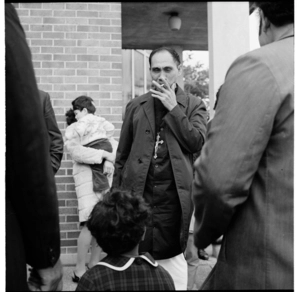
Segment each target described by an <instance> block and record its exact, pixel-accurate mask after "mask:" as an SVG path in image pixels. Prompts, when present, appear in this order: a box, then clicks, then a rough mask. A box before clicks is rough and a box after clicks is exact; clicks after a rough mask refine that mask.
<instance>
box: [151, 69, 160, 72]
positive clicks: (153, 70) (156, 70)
mask: <svg viewBox="0 0 300 292" xmlns="http://www.w3.org/2000/svg"><path fill="white" fill-rule="evenodd" d="M152 72H154V73H158V72H160V70H159V69H152Z"/></svg>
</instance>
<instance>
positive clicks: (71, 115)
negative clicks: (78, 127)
mask: <svg viewBox="0 0 300 292" xmlns="http://www.w3.org/2000/svg"><path fill="white" fill-rule="evenodd" d="M66 122H67V125H68V126H70V125H71V124H73V123H75V122H77V120H76V118H75V113H74V110H73V109H71V108H70V109H69V110H68V111H67V112H66Z"/></svg>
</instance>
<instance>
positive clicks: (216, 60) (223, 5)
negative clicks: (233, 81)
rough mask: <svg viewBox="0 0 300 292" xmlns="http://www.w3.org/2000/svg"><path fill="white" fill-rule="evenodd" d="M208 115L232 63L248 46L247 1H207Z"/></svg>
mask: <svg viewBox="0 0 300 292" xmlns="http://www.w3.org/2000/svg"><path fill="white" fill-rule="evenodd" d="M207 16H208V17H207V20H208V51H209V101H210V118H213V116H214V110H213V106H214V104H215V98H216V93H217V91H218V89H219V87H220V86H221V85H222V84H223V83H224V80H225V75H226V72H227V70H228V68H229V66H230V65H231V63H232V62H233V61H234V60H235V59H236V58H237V57H239V56H240V55H242V54H244V53H246V52H248V51H249V49H250V45H249V42H250V41H249V2H207Z"/></svg>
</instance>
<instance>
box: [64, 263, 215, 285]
mask: <svg viewBox="0 0 300 292" xmlns="http://www.w3.org/2000/svg"><path fill="white" fill-rule="evenodd" d="M215 263H216V258H215V257H210V258H209V260H208V261H202V260H199V261H198V262H197V263H195V266H194V269H193V271H194V272H193V277H194V285H193V287H192V288H191V290H199V288H200V286H201V284H202V283H203V282H204V280H205V279H206V277H207V275H208V274H209V272H210V271H211V269H212V268H213V266H214V265H215ZM74 268H75V266H64V277H63V291H75V290H76V287H77V284H76V283H73V282H72V275H73V270H74Z"/></svg>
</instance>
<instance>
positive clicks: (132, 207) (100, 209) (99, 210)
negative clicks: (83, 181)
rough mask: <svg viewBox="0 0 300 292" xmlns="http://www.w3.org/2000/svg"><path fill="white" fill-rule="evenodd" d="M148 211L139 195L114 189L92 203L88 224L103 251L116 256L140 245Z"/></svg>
mask: <svg viewBox="0 0 300 292" xmlns="http://www.w3.org/2000/svg"><path fill="white" fill-rule="evenodd" d="M148 212H149V211H148V207H147V204H146V203H145V201H144V199H143V198H142V197H141V196H140V195H137V194H133V193H131V192H129V191H124V190H116V189H115V190H112V191H110V192H108V193H106V194H104V195H103V200H102V201H99V202H98V203H97V204H96V205H95V207H94V209H93V211H92V212H91V215H90V218H89V220H88V221H87V227H88V229H89V230H90V231H91V234H92V235H93V236H94V237H95V239H96V241H97V243H98V245H99V246H100V247H101V248H102V249H103V251H104V252H105V253H107V254H108V255H113V256H117V255H121V254H123V253H126V252H129V251H131V250H133V249H134V248H135V247H136V246H137V245H138V244H139V242H140V241H141V239H142V236H143V234H144V232H145V227H146V222H147V219H148V214H149V213H148Z"/></svg>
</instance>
